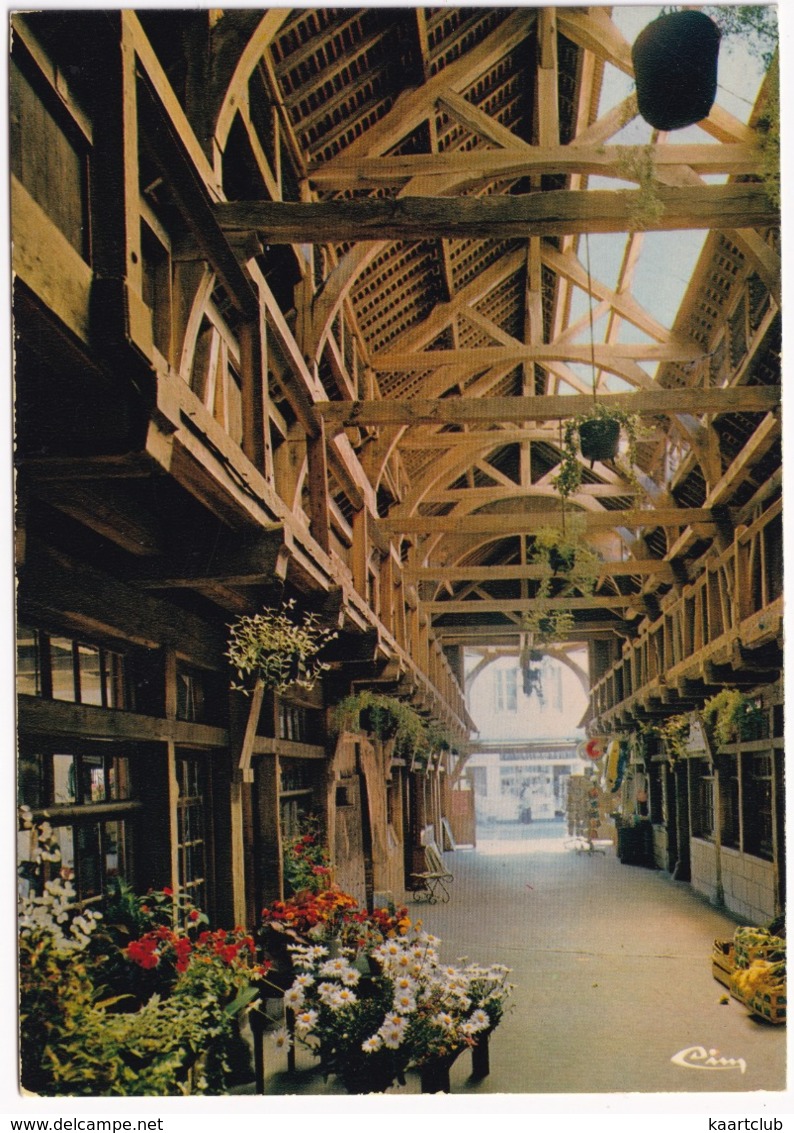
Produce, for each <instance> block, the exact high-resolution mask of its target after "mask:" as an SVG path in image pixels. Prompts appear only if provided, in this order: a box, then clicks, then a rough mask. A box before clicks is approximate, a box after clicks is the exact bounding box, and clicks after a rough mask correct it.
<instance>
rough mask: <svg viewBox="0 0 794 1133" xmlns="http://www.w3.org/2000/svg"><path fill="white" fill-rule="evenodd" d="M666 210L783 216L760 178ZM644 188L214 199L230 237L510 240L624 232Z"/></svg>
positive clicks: (762, 220)
mask: <svg viewBox="0 0 794 1133" xmlns="http://www.w3.org/2000/svg"><path fill="white" fill-rule="evenodd" d="M658 197H659V201H660V204H661V206H662V207H661V212H660V214H659V216H658V217H655V218H649V219H648V221H647V224H646V227H647V229H648V230H649V231H658V232H672V231H683V230H690V229H703V228H719V229H726V228H763V227H770V226H773V225H776V224H778V223H779V222H780V216H779V213H778V211H777V210H776V209H775V208H774V207H773V206H772V205H770V203H769V200H768V198H767V195H766V191H765V189H764V187H763V186H762V185H754V184H747V183H741V184H733V183H732V184H729V185H707V186H702V185H697V186H683V187H679V186H661V187H660V188H659V190H658ZM641 198H642V193H641V192H640V191H639V190H634V189H627V190H614V191H610V190H605V189H594V190H589V191H583V190H565V189H558V190H553V191H551V192H548V193H530V194H528V195H526V196H489V197H482V198H480V197H456V198H454V199H450V198H446V197H401V198H400V199H399V200H388V199H382V198H380V197H367V198H365V199H363V200H354V201H349V200H333V201H319V202H314V201H309V202H306V203H303V202H291V201H290V202H283V201H235V202H232V203H222V204H217V205H215V206H214V207H215V215H216V218H217V220H218V223H219V224H220V226H221V227H222V228H223V230H224V232H225V233H226V235H227V236H228V237H229V238H230V239H235V240H239V239H240V238H243V239H246V238H247V237H249V236H251V235H256V236H259V237H260V238H261V239H262V240H264V241H266V242H267V243H270V244H301V243H303V244H306V243H310V244H327V243H342V242H345V241H349V240H355V241H366V240H383V239H388V240H404V241H412V240H433V239H437V238H439V237H450V238H453V239H458V240H472V239H474V240H493V239H497V240H506V239H514V238H522V237H524V238H525V237H526V235H527V233H528V232H531V233H532V234H533V235H536V236H564V235H567V234H568V233H580V232H581V233H584V232H625V231H626V229H627V226H628V220H627V218H628V217H631V216H632V215H633V214H634V213H635V212H636V211H637V210H638V209H639V207H640V205H641Z"/></svg>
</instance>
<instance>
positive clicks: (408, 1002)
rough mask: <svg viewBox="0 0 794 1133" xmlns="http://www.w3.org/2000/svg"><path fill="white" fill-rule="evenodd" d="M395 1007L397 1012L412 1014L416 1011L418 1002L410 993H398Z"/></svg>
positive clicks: (395, 998)
mask: <svg viewBox="0 0 794 1133" xmlns="http://www.w3.org/2000/svg"><path fill="white" fill-rule="evenodd" d="M394 1007H395V1009H396V1010H397V1011H402V1012H403V1013H404V1014H410V1013H411V1012H412V1011H416V1000H415V999H414V997H413V996H412V995H411V993H410V992H409V991H398V992H397V994H396V995H395V997H394Z"/></svg>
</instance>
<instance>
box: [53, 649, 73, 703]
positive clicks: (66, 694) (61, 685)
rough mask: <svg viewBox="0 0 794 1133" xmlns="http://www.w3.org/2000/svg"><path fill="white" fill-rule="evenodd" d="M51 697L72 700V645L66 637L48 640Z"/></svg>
mask: <svg viewBox="0 0 794 1133" xmlns="http://www.w3.org/2000/svg"><path fill="white" fill-rule="evenodd" d="M50 668H51V671H52V695H53V697H54V699H55V700H74V699H75V695H74V663H73V658H72V643H71V641H70V640H69V639H68V638H67V637H51V638H50Z"/></svg>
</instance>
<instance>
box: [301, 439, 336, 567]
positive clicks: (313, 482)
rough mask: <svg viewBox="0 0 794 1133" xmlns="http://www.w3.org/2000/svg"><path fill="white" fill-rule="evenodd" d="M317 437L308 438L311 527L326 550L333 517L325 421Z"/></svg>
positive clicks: (328, 546)
mask: <svg viewBox="0 0 794 1133" xmlns="http://www.w3.org/2000/svg"><path fill="white" fill-rule="evenodd" d="M318 426H319V431H318V433H317V436H316V437H308V438H307V440H306V453H307V457H308V461H309V501H310V502H309V507H310V518H309V527H310V529H311V533H312V535H313V537H314V538H315V539H316V540H317V542H318V544H319V545H320V546H321V547H322V549H323V550H324V551H325V552H326V554H327V553H328V552H329V551H330V549H331V519H330V510H329V507H328V454H327V451H326V447H325V423H324V421H323V420H322V419H320V420H319V422H318Z"/></svg>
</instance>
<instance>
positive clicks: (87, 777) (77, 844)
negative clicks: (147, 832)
mask: <svg viewBox="0 0 794 1133" xmlns="http://www.w3.org/2000/svg"><path fill="white" fill-rule="evenodd" d="M17 782H18V799H19V803H20V804H24V805H25V806H28V807H30V809H31V811H32V812H33V818H34V821H41V820H42V819H43V818H45V817H46V819H47V821H48V822H49V823H50V824H51V825H52V827H53V829H54V831H55V839H56V841H57V843H58V845H59V847H60V851H61V861H60V864H54V865H53V871H54V872H55V873H60V875H61V876H63V877H65V878H69V879H70V880H71V881H72V884H73V885H74V888H75V891H76V893H77V899H78V900H79V901H92V900H98V899H99V898H101V897H102V896H103V895H104V893H105V892H106V891H107V888H108V884H109V882H110V881H111V880H112V879H113V878H119V877H121V878H126V879H128V880H130V879H131V878H132V830H131V819H132V817H133V815H134V812H135V811H136V810H137V809H138V807H139V803H138V802H137V800H135V799H134V798H133V795H132V785H131V772H130V757H129V755H128V754H126V753H125V754H121V753H119V752H118V751H111V752H109V751H107V750H105V745H102V748H101V750H100V748H99V745H91V744H70V743H64V744H63V745H61V744H59V745H58V746H57V747H55V745H48V746H47V747H46V748H45V747H43V746H41V747H40V746H36V747H33V746H32V745H31V746H27V745H24V746H23V749H22V751H21V752H20V757H19V765H18V777H17ZM32 850H33V847H32V845H31V835H30V833H29V832H27V831H21V832H20V836H19V856H20V875H21V877H22V879H23V883H24V882H25V880H26V879H27V880H30V878H32V877H33V863H32V860H31V858H32Z"/></svg>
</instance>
